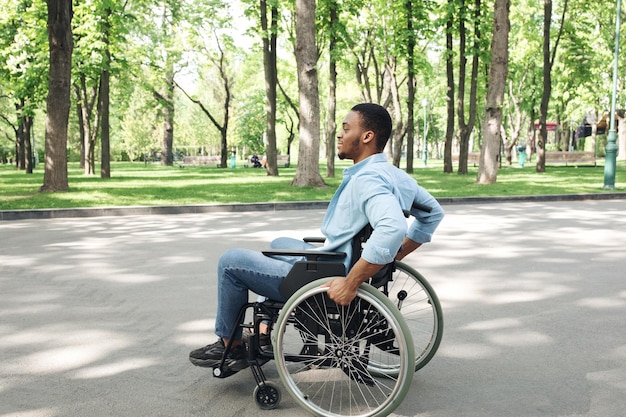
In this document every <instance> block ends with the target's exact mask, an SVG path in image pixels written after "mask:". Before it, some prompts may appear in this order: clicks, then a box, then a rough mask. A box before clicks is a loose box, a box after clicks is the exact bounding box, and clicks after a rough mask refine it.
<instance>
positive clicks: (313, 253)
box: [261, 249, 346, 261]
mask: <svg viewBox="0 0 626 417" xmlns="http://www.w3.org/2000/svg"><path fill="white" fill-rule="evenodd" d="M261 253H263V255H265V256H278V255H282V256H304V257H306V259H307V261H317V260H318V259H319V258H320V257H322V256H323V257H327V258H337V259H339V258H345V257H346V254H345V252H330V251H320V250H297V249H276V250H264V251H261Z"/></svg>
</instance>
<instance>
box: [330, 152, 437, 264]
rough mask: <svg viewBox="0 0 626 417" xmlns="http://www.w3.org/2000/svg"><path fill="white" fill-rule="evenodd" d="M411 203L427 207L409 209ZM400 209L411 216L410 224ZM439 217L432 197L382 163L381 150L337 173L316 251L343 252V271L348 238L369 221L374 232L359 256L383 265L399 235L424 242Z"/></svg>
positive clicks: (395, 247) (349, 247)
mask: <svg viewBox="0 0 626 417" xmlns="http://www.w3.org/2000/svg"><path fill="white" fill-rule="evenodd" d="M413 203H419V204H423V205H426V206H429V207H431V208H432V211H431V212H430V213H428V212H425V211H421V210H418V209H414V208H412V206H413ZM403 210H406V211H408V212H410V214H411V216H412V217H414V218H415V220H414V221H413V222H412V223H411V225H410V226H407V220H406V218H405V217H404V213H403ZM443 216H444V212H443V209H442V208H441V206H440V205H439V203H438V202H437V200H435V198H434V197H433V196H431V195H430V193H429V192H428V191H426V190H425V189H424V188H422V187H421V186H419V185H418V184H417V182H416V181H415V179H414V178H412V177H411V176H409V175H408V174H407V173H406V172H404V171H402V170H401V169H399V168H396V167H395V166H393V165H392V164H390V163H389V162H387V158H386V157H385V155H384V154H382V153H378V154H374V155H372V156H370V157H368V158H366V159H364V160H363V161H361V162H359V163H357V164H354V165H353V166H351V167H349V168H346V169H345V170H344V171H343V181H342V183H341V185H339V188H338V189H337V191H336V192H335V195H334V196H333V198H332V199H331V201H330V203H329V205H328V210H327V211H326V216H325V217H324V220H323V222H322V229H321V230H322V233H323V234H324V236H325V237H326V244H325V245H324V247H322V248H320V249H321V250H327V251H335V252H345V253H346V254H347V255H348V256H347V258H346V260H345V262H344V263H345V265H346V271H347V270H348V268H349V263H350V259H351V257H352V245H351V242H352V238H353V237H354V236H356V234H357V233H358V232H360V231H361V229H363V227H365V226H366V225H367V224H368V223H369V224H371V225H372V228H373V229H374V232H373V233H372V235H371V236H370V238H369V240H368V241H367V244H366V245H365V248H364V249H363V253H362V254H361V257H362V258H363V259H365V260H366V261H368V262H370V263H372V264H377V265H383V264H387V263H390V262H392V261H393V260H394V258H395V257H396V254H397V253H398V251H399V250H400V246H401V244H402V240H403V239H404V237H405V236H406V237H408V238H409V239H411V240H413V241H415V242H417V243H426V242H430V241H431V239H432V235H433V233H434V232H435V229H436V228H437V226H438V225H439V223H440V222H441V220H442V219H443Z"/></svg>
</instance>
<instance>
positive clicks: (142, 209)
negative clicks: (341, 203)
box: [0, 193, 626, 221]
mask: <svg viewBox="0 0 626 417" xmlns="http://www.w3.org/2000/svg"><path fill="white" fill-rule="evenodd" d="M619 199H625V200H626V193H602V194H558V195H557V194H553V195H526V196H501V197H441V198H438V199H437V201H439V203H440V204H442V205H452V204H484V203H510V202H546V201H585V200H619ZM328 203H329V202H328V201H294V202H281V203H242V204H199V205H188V206H129V207H94V208H71V209H38V210H0V221H8V220H31V219H61V218H72V217H100V216H138V215H154V214H160V215H164V214H165V215H167V214H197V213H223V212H233V213H236V212H246V211H282V210H323V209H326V207H327V206H328Z"/></svg>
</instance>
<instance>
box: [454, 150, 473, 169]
mask: <svg viewBox="0 0 626 417" xmlns="http://www.w3.org/2000/svg"><path fill="white" fill-rule="evenodd" d="M452 162H456V163H458V162H459V154H452ZM479 162H480V152H468V153H467V164H468V165H469V164H473V165H474V166H477V165H478V163H479Z"/></svg>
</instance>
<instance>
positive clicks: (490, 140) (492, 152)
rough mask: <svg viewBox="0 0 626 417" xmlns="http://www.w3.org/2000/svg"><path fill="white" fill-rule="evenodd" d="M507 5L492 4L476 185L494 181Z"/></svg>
mask: <svg viewBox="0 0 626 417" xmlns="http://www.w3.org/2000/svg"><path fill="white" fill-rule="evenodd" d="M510 7H511V3H510V0H496V2H495V6H494V13H493V37H492V38H491V65H490V66H489V90H488V92H487V103H486V105H485V121H484V125H483V126H484V127H483V135H484V140H483V146H482V149H481V152H480V165H479V168H478V176H477V182H478V183H479V184H494V183H495V182H496V179H497V176H498V160H499V157H500V141H501V138H500V132H501V130H502V108H503V105H504V90H505V87H506V76H507V71H508V61H509V53H508V50H509V49H508V48H509V30H510V26H511V25H510V21H509V9H510ZM509 154H510V152H509Z"/></svg>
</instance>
